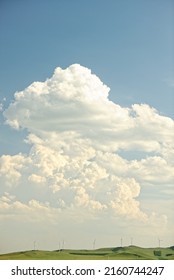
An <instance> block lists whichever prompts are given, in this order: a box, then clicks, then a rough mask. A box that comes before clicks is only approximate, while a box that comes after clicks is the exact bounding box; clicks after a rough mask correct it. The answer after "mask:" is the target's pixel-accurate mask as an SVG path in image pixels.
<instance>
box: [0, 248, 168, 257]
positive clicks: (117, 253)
mask: <svg viewBox="0 0 174 280" xmlns="http://www.w3.org/2000/svg"><path fill="white" fill-rule="evenodd" d="M108 259H109V260H174V246H172V247H168V248H141V247H137V246H128V247H113V248H100V249H96V250H68V249H65V250H56V251H42V250H31V251H22V252H15V253H9V254H1V255H0V260H108Z"/></svg>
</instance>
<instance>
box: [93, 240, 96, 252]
mask: <svg viewBox="0 0 174 280" xmlns="http://www.w3.org/2000/svg"><path fill="white" fill-rule="evenodd" d="M95 243H96V239H94V241H93V250H95Z"/></svg>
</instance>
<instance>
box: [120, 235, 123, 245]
mask: <svg viewBox="0 0 174 280" xmlns="http://www.w3.org/2000/svg"><path fill="white" fill-rule="evenodd" d="M120 241H121V247H123V238H122V237H121V239H120Z"/></svg>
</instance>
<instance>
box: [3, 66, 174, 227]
mask: <svg viewBox="0 0 174 280" xmlns="http://www.w3.org/2000/svg"><path fill="white" fill-rule="evenodd" d="M4 117H5V119H6V123H7V124H9V125H10V126H11V127H13V128H14V129H23V128H24V129H26V130H27V131H28V136H27V139H25V142H26V143H28V145H30V152H29V153H28V154H27V155H23V154H17V155H14V156H11V155H2V156H1V158H0V164H1V168H0V182H1V184H3V185H4V186H6V187H4V192H5V193H6V194H4V193H2V197H1V201H0V203H1V204H0V207H1V209H3V213H5V212H7V213H8V215H10V214H11V215H12V216H13V217H14V215H15V213H16V215H18V212H19V211H20V213H22V212H24V214H25V215H31V213H33V212H36V213H37V215H43V213H45V214H44V215H45V216H46V217H51V219H53V220H54V219H55V220H57V219H58V217H59V215H60V213H61V215H62V213H67V212H66V211H70V212H71V214H72V215H73V211H74V213H76V214H74V215H77V210H78V211H79V213H80V212H82V211H83V213H84V211H86V215H93V216H98V217H100V218H101V219H102V217H103V216H102V215H105V217H106V216H108V217H110V216H112V217H116V218H117V217H125V218H126V219H130V220H139V221H141V222H143V223H150V221H153V223H154V220H155V219H156V220H158V221H161V223H163V220H164V219H163V217H164V215H165V213H161V212H159V213H158V209H157V211H156V213H155V214H154V212H153V211H152V213H153V214H152V213H150V209H149V211H147V210H146V208H147V207H146V206H147V204H148V200H146V199H145V198H144V201H143V203H142V200H143V197H141V192H142V190H143V193H145V194H146V195H147V196H148V195H150V194H149V193H148V191H149V188H148V191H146V187H149V186H151V187H152V188H155V190H156V191H157V190H158V186H159V185H160V186H161V184H162V183H163V188H164V189H165V192H166V194H167V193H170V191H171V187H172V182H173V180H174V175H173V162H174V152H173V151H174V146H173V139H174V121H173V120H172V119H170V118H168V117H166V116H162V115H160V114H159V113H158V111H157V110H155V109H154V108H151V107H150V106H149V105H147V104H133V105H132V106H131V107H130V108H126V107H121V106H120V105H119V104H116V103H114V102H112V101H110V100H109V88H108V87H107V86H106V85H104V84H103V83H102V82H101V81H100V79H99V78H98V77H97V76H96V75H94V74H92V73H91V71H90V70H89V69H87V68H85V67H82V66H80V65H78V64H74V65H71V66H70V67H68V68H67V69H64V70H63V69H61V68H59V67H58V68H56V69H55V72H54V74H53V76H52V77H51V78H49V79H47V80H46V81H44V82H34V83H33V84H31V85H30V86H28V87H27V88H26V89H24V90H23V91H20V92H17V93H15V95H14V101H13V102H12V103H11V104H10V105H9V107H8V108H7V109H6V110H5V112H4ZM130 151H131V152H132V153H135V158H134V159H129V157H127V158H126V156H124V157H123V156H122V152H124V153H125V155H126V153H129V152H130ZM136 152H139V153H140V154H141V153H142V158H141V159H139V160H138V159H136ZM160 191H161V189H160ZM160 191H159V192H158V191H157V192H158V193H157V196H160ZM165 192H163V194H164V193H165ZM7 193H9V194H8V195H7ZM10 195H11V196H13V195H15V197H13V199H12V200H11V199H10ZM12 213H13V214H12ZM68 213H69V212H68ZM165 221H166V223H167V214H166V215H165ZM158 223H159V222H158Z"/></svg>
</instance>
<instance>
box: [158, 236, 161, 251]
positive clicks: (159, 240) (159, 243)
mask: <svg viewBox="0 0 174 280" xmlns="http://www.w3.org/2000/svg"><path fill="white" fill-rule="evenodd" d="M161 241H162V239H160V238H159V237H158V245H159V248H160V247H161Z"/></svg>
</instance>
